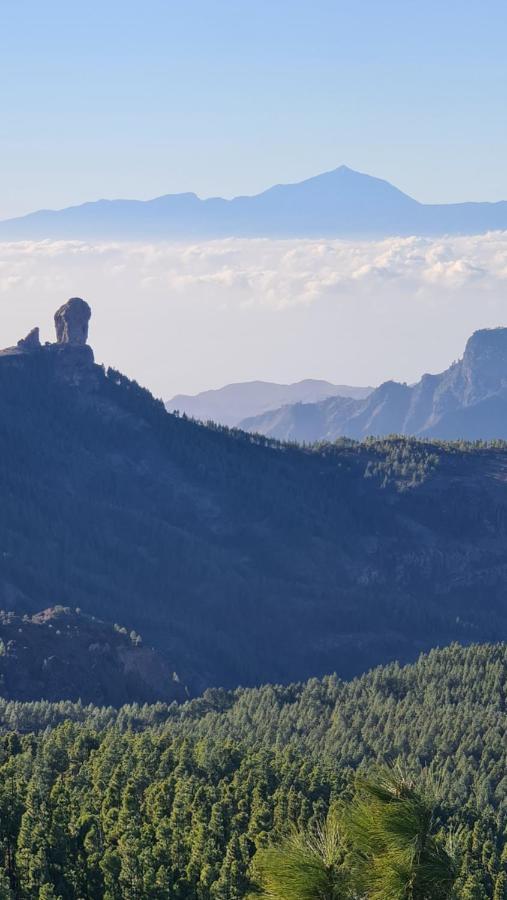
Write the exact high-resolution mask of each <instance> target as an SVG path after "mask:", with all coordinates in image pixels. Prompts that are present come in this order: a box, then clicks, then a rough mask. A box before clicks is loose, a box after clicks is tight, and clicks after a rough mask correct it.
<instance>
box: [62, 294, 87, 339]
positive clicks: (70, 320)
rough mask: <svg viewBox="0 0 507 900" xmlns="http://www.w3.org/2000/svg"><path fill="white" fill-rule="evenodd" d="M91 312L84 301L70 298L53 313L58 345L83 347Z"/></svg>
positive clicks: (78, 298)
mask: <svg viewBox="0 0 507 900" xmlns="http://www.w3.org/2000/svg"><path fill="white" fill-rule="evenodd" d="M91 314H92V311H91V309H90V307H89V306H88V303H87V302H86V300H81V297H71V299H70V300H67V303H64V304H63V306H61V307H60V309H57V311H56V312H55V328H56V340H57V343H58V344H72V345H73V346H74V347H83V346H84V345H85V344H86V341H87V339H88V322H89V321H90V316H91Z"/></svg>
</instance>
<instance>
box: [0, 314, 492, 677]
mask: <svg viewBox="0 0 507 900" xmlns="http://www.w3.org/2000/svg"><path fill="white" fill-rule="evenodd" d="M88 314H89V313H88ZM78 324H79V323H78ZM76 328H77V326H76ZM78 330H79V329H78ZM27 340H28V339H27ZM506 475H507V450H506V449H505V447H504V446H503V445H498V446H492V447H485V446H458V445H443V444H438V443H431V442H417V441H408V440H404V439H392V440H387V441H383V442H382V441H367V442H365V443H362V444H354V443H352V442H341V443H338V444H334V445H325V446H322V447H320V448H307V449H305V448H300V447H297V446H291V445H286V444H277V443H276V442H271V441H268V440H266V439H264V438H259V437H255V436H250V435H246V434H244V433H243V432H239V431H229V430H227V429H226V428H223V427H212V426H210V427H205V426H203V425H200V424H198V423H196V422H193V421H190V420H187V419H185V418H179V417H177V416H174V415H170V414H168V413H167V412H166V410H165V409H164V406H163V404H162V402H160V401H158V400H155V399H154V398H153V397H152V396H151V395H150V394H149V393H148V392H147V391H145V390H143V389H142V388H140V387H139V386H138V385H137V384H136V383H135V382H132V381H129V380H128V379H127V378H125V377H124V376H123V375H121V374H119V373H118V372H115V371H112V370H109V371H108V372H105V371H104V370H103V369H102V368H101V367H99V366H97V365H95V364H94V363H93V355H92V353H91V350H90V348H89V347H87V346H84V345H83V346H81V345H76V344H73V343H68V344H65V343H63V344H62V343H58V344H54V345H47V346H43V347H41V346H40V345H38V344H37V342H36V340H35V338H34V337H33V335H32V336H31V338H30V340H29V345H28V347H26V342H24V343H23V346H21V348H17V349H16V348H14V350H11V351H8V352H6V353H4V354H3V355H0V497H1V506H2V515H1V516H0V553H1V561H2V565H1V571H0V607H1V608H4V609H6V610H13V611H16V612H19V613H21V614H24V613H27V614H31V613H34V612H36V611H37V610H40V609H41V608H44V607H49V606H52V605H55V604H59V605H63V606H69V607H71V608H76V607H79V608H81V609H82V611H83V613H85V614H88V615H96V616H97V617H99V618H101V619H103V620H105V621H109V622H120V623H122V624H124V625H126V626H127V627H128V629H129V630H130V629H134V630H135V631H137V632H140V633H141V634H142V635H143V637H144V638H145V640H146V642H147V643H148V644H154V645H155V646H156V647H158V648H159V649H161V650H162V651H163V652H164V653H165V654H166V655H167V659H168V660H169V662H170V665H171V668H172V669H175V670H176V671H177V672H178V674H179V675H180V677H181V679H182V681H183V683H185V684H190V687H191V688H193V690H194V691H197V690H199V689H202V688H203V687H206V686H208V685H224V686H235V685H237V684H256V683H257V684H259V683H262V682H267V681H285V682H287V681H293V680H299V679H301V678H305V677H308V676H310V675H319V674H324V673H325V672H329V671H333V670H337V671H338V672H339V674H341V675H351V674H354V673H358V672H360V671H364V669H365V668H368V667H369V666H370V665H372V664H375V663H378V662H381V661H387V660H389V659H393V658H399V659H401V660H408V659H410V658H414V657H415V656H416V655H417V653H418V652H419V651H420V650H423V649H425V648H429V647H431V646H434V645H436V644H442V643H448V642H449V641H451V640H453V639H457V640H460V641H463V642H469V641H472V640H491V639H501V638H502V637H507V599H506V598H507V593H506V585H507V530H506V526H507V481H506Z"/></svg>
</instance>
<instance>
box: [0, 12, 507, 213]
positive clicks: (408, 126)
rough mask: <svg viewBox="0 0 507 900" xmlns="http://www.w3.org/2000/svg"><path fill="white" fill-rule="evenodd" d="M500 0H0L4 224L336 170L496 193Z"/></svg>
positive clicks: (503, 17) (470, 194)
mask: <svg viewBox="0 0 507 900" xmlns="http://www.w3.org/2000/svg"><path fill="white" fill-rule="evenodd" d="M506 47H507V3H506V2H505V0H481V2H477V0H445V2H443V0H424V2H421V0H252V2H250V0H235V2H232V0H179V2H174V0H144V2H141V0H87V2H86V3H72V2H69V0H44V2H41V0H3V2H1V3H0V96H1V107H0V161H1V165H0V216H1V217H5V216H10V215H16V214H19V213H23V212H27V211H29V210H32V209H35V208H40V207H60V206H66V205H70V204H72V203H77V202H82V201H84V200H89V199H96V198H98V197H101V196H106V197H118V196H124V197H138V198H147V197H151V196H157V195H160V194H163V193H172V192H177V191H186V190H194V191H196V192H197V193H198V194H200V195H201V196H211V195H217V194H219V195H222V196H232V195H235V194H238V193H255V192H257V191H259V190H262V189H263V188H265V187H268V186H270V185H271V184H273V183H276V182H280V181H296V180H300V179H302V178H305V177H308V176H310V175H313V174H317V173H318V172H321V171H325V170H327V169H331V168H335V167H336V166H338V165H340V164H342V163H345V164H347V165H349V166H350V167H352V168H357V169H360V170H362V171H366V172H368V173H370V174H374V175H378V176H380V177H384V178H387V179H388V180H389V181H392V182H393V183H395V184H396V185H397V186H398V187H400V188H401V189H403V190H405V191H407V192H408V193H410V194H412V195H413V196H415V197H416V198H417V199H420V200H423V201H430V202H431V201H444V202H445V201H456V200H465V199H477V200H479V199H480V200H498V199H507V166H506V164H505V161H506V159H507V102H506V99H507V53H506Z"/></svg>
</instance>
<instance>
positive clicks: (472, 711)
mask: <svg viewBox="0 0 507 900" xmlns="http://www.w3.org/2000/svg"><path fill="white" fill-rule="evenodd" d="M506 684H507V648H506V647H505V645H499V646H491V647H487V646H477V647H470V648H468V649H463V648H461V647H458V646H454V647H451V648H449V649H446V650H438V651H433V652H432V653H430V654H429V655H428V656H427V657H423V658H422V659H421V660H420V661H419V662H418V663H417V664H416V665H413V666H408V667H406V668H401V667H399V666H397V665H391V666H387V667H385V668H382V669H378V670H375V671H374V672H372V673H370V674H368V675H365V676H363V677H361V678H360V679H357V680H356V681H353V682H351V683H349V684H347V683H344V682H341V681H339V680H338V679H336V678H335V677H330V678H325V679H323V680H322V681H318V680H316V679H313V680H311V681H310V682H308V683H307V684H305V685H293V686H287V687H272V686H266V687H263V688H259V689H252V690H238V691H234V692H230V693H228V692H226V691H208V692H206V695H205V696H204V697H202V698H200V699H197V700H193V701H191V702H189V703H186V704H184V705H183V706H177V705H176V704H172V705H171V706H165V705H164V704H157V705H155V706H130V707H124V708H123V709H121V710H119V711H118V710H113V709H99V708H94V707H87V708H85V707H82V706H81V705H79V704H71V703H64V702H62V703H60V704H49V703H47V702H42V703H33V704H21V703H8V702H6V701H2V703H1V704H0V721H1V722H2V725H3V734H2V735H0V869H1V868H2V867H3V869H4V871H5V873H6V876H5V877H7V878H9V883H10V884H11V886H12V888H13V889H14V891H15V896H17V897H19V898H21V900H25V898H26V900H28V898H29V900H31V898H38V897H39V891H46V893H47V892H48V891H50V889H52V890H53V892H54V894H55V895H56V896H60V897H62V898H64V900H78V898H85V897H86V898H88V897H89V898H97V900H98V898H102V897H104V898H108V900H111V898H115V900H116V898H129V900H130V898H143V900H144V898H155V900H157V898H160V900H162V898H164V900H166V898H167V897H171V898H173V897H174V898H183V900H195V898H197V900H242V898H245V897H246V896H247V895H248V894H249V892H251V890H252V889H253V887H252V883H251V882H252V878H253V876H254V870H253V869H252V864H253V860H254V858H255V854H256V852H257V851H259V850H262V851H264V849H266V848H267V847H269V846H272V845H275V846H276V845H278V844H282V845H283V842H284V841H285V840H286V839H287V834H288V832H290V831H291V830H295V831H299V832H301V831H304V832H307V833H310V834H312V835H314V834H315V831H316V829H318V826H319V823H321V822H322V821H324V820H325V819H326V817H327V816H328V814H330V815H331V816H333V815H335V814H336V811H337V810H340V809H345V810H352V811H353V810H354V809H355V807H354V805H353V802H352V799H353V796H354V777H355V776H354V770H356V769H359V777H360V778H363V777H364V776H365V775H368V773H369V772H370V771H371V767H372V765H373V764H376V763H378V762H385V761H387V760H391V761H395V760H400V761H402V762H403V765H405V766H407V767H408V769H409V770H411V771H413V772H416V773H417V772H419V771H420V770H421V769H422V768H426V769H429V770H430V771H431V772H432V773H433V774H432V778H433V780H434V781H436V782H437V791H438V795H439V798H440V802H439V804H438V806H437V807H436V808H435V809H434V810H432V815H431V835H430V840H429V841H428V842H427V844H426V852H428V850H430V851H431V853H430V859H431V860H433V862H434V859H435V857H434V853H435V851H436V850H437V851H438V848H441V847H443V846H444V844H443V839H444V832H445V833H446V834H449V833H453V834H455V835H456V839H455V840H456V846H457V849H458V850H459V854H458V856H459V873H458V879H457V882H456V891H457V897H459V898H462V900H463V898H469V900H470V898H471V897H472V898H473V897H484V898H493V897H494V898H495V900H504V898H503V897H502V892H503V893H504V894H505V875H506V874H507V841H506V836H507V779H506V775H505V773H506V771H507V741H506V733H507V719H506V716H507V713H506V710H505V696H506ZM65 720H67V721H65ZM72 720H73V721H72ZM59 723H60V724H59ZM23 732H24V733H23ZM361 802H362V801H361ZM425 815H426V812H425V807H424V806H423V807H422V809H421V817H422V818H424V816H425ZM398 821H400V817H399V809H398V810H397V812H396V813H395V816H394V824H395V825H396V822H398ZM391 827H393V823H392V822H391ZM434 840H435V843H434ZM329 846H330V844H328V847H329ZM345 849H346V851H347V852H348V850H347V848H345ZM262 858H263V856H262V853H261V855H260V856H259V862H260V863H262ZM425 860H426V857H425ZM437 861H438V860H437ZM349 862H350V860H349ZM441 862H443V864H444V866H446V865H447V862H446V859H445V857H442V860H441ZM337 864H338V865H340V864H341V856H340V855H339V856H338V858H337ZM0 874H1V873H0ZM4 882H5V878H4ZM2 884H3V882H2V880H1V878H0V891H1V890H2V889H3V888H2ZM47 895H48V896H51V894H50V893H49V894H47ZM0 896H2V895H1V893H0ZM6 896H7V895H6ZM42 896H44V894H43V895H42Z"/></svg>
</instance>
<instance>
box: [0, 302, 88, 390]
mask: <svg viewBox="0 0 507 900" xmlns="http://www.w3.org/2000/svg"><path fill="white" fill-rule="evenodd" d="M90 316H91V309H90V307H89V305H88V303H87V302H86V301H85V300H82V299H81V298H80V297H71V299H70V300H67V303H64V304H63V306H60V308H59V309H58V310H57V311H56V313H55V328H56V342H55V343H54V344H50V343H46V344H43V345H42V344H41V342H40V339H39V329H38V328H32V330H31V331H29V333H28V334H27V336H26V337H24V338H21V340H19V341H18V342H17V344H16V345H15V346H14V347H8V348H7V349H6V350H0V357H2V358H7V359H8V360H9V365H13V366H15V367H19V366H26V365H31V364H32V361H34V360H33V358H34V355H35V356H37V357H39V355H41V356H42V358H43V359H44V360H46V362H47V363H48V364H49V365H50V367H51V368H52V369H53V371H54V375H55V377H56V378H58V380H60V381H65V382H67V383H69V384H74V385H89V386H92V387H93V385H94V384H95V382H96V376H97V367H96V366H94V358H93V350H92V348H91V347H90V346H88V344H87V343H86V341H87V339H88V322H89V321H90ZM7 359H6V361H7ZM34 364H35V365H37V364H38V363H35V362H34Z"/></svg>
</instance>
